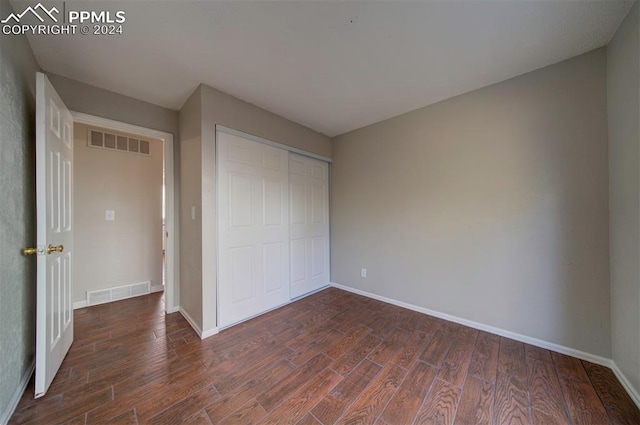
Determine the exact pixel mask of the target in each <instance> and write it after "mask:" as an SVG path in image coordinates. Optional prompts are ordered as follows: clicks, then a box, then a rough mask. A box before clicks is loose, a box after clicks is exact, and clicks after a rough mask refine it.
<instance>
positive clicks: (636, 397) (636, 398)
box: [611, 360, 640, 409]
mask: <svg viewBox="0 0 640 425" xmlns="http://www.w3.org/2000/svg"><path fill="white" fill-rule="evenodd" d="M611 370H612V371H613V374H614V375H616V378H618V381H620V383H621V384H622V386H623V387H624V389H625V390H627V393H628V394H629V397H631V400H633V402H634V403H635V404H636V406H638V409H640V393H638V391H636V389H635V388H633V385H631V382H629V380H628V379H627V377H626V376H625V374H624V373H622V371H621V370H620V368H619V367H618V365H617V364H616V362H615V361H613V360H611Z"/></svg>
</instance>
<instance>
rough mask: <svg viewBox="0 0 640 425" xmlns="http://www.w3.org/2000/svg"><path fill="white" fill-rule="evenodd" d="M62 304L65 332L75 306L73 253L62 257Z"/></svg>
mask: <svg viewBox="0 0 640 425" xmlns="http://www.w3.org/2000/svg"><path fill="white" fill-rule="evenodd" d="M60 258H61V260H62V288H63V290H62V304H63V307H64V308H63V310H62V312H63V314H64V317H63V331H64V330H66V329H67V328H68V327H69V325H70V324H71V318H72V315H73V306H72V305H71V270H73V269H72V268H71V253H70V252H67V253H66V254H64V255H62V256H61V257H60Z"/></svg>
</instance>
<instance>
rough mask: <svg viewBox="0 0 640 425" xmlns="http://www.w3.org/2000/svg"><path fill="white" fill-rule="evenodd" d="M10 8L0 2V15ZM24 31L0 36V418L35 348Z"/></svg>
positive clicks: (31, 91) (31, 61)
mask: <svg viewBox="0 0 640 425" xmlns="http://www.w3.org/2000/svg"><path fill="white" fill-rule="evenodd" d="M10 13H13V9H12V8H11V5H10V4H9V2H8V1H0V16H2V17H5V16H8V15H9V14H10ZM39 70H40V67H39V66H38V64H37V62H36V60H35V58H34V56H33V52H32V51H31V48H30V47H29V42H28V41H27V38H26V37H24V36H14V35H2V36H0V140H1V141H2V142H1V146H2V149H0V199H2V201H0V323H2V326H0V423H4V422H5V421H6V420H8V419H9V418H8V417H7V415H9V413H11V412H10V410H9V409H11V408H13V407H15V406H14V405H12V404H13V402H16V403H17V399H16V397H20V395H21V394H20V390H21V384H22V383H23V380H25V381H24V382H25V383H26V379H28V378H29V376H28V375H29V374H30V373H31V369H30V366H31V364H32V361H33V358H34V352H35V317H36V306H35V304H36V303H35V288H36V258H35V256H31V257H23V256H22V255H21V253H20V250H21V249H22V248H25V247H28V246H35V243H36V217H35V196H36V195H35V144H34V140H35V91H36V75H35V73H36V71H39Z"/></svg>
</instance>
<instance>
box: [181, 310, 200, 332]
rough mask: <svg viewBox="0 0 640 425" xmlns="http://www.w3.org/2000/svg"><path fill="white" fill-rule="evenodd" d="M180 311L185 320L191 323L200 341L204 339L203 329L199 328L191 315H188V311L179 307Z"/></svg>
mask: <svg viewBox="0 0 640 425" xmlns="http://www.w3.org/2000/svg"><path fill="white" fill-rule="evenodd" d="M178 311H180V314H182V317H184V319H185V320H186V321H187V322H189V325H191V327H192V328H193V330H194V331H196V333H197V334H198V336H199V337H200V339H202V329H200V326H198V324H197V323H196V321H195V320H193V318H192V317H191V316H190V315H189V313H187V311H186V310H185V309H183V308H182V307H179V310H178Z"/></svg>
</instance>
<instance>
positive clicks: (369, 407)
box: [10, 288, 640, 425]
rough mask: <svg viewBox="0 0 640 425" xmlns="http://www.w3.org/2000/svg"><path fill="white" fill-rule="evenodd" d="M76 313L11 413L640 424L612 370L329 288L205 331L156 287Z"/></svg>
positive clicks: (117, 418) (61, 418)
mask: <svg viewBox="0 0 640 425" xmlns="http://www.w3.org/2000/svg"><path fill="white" fill-rule="evenodd" d="M74 318H75V342H74V343H73V346H72V347H71V351H70V352H69V355H68V356H67V358H66V359H65V361H64V363H63V364H62V367H61V369H60V372H59V373H58V375H57V377H56V379H55V380H54V382H53V384H52V386H51V388H50V390H49V392H48V393H47V395H46V396H45V397H43V398H41V399H38V400H34V399H33V383H31V384H30V386H29V387H28V389H27V391H26V392H25V394H24V396H23V397H22V399H21V401H20V404H19V406H18V408H17V410H16V412H15V414H14V415H13V417H12V419H11V422H10V423H11V424H24V423H37V424H147V423H148V424H180V423H185V424H209V425H210V424H315V425H317V424H324V425H327V424H334V423H336V424H347V423H348V424H355V423H362V424H389V425H394V424H400V425H404V424H456V425H463V424H470V425H481V424H543V425H553V424H573V425H579V424H589V425H600V424H615V425H617V424H635V425H638V424H640V411H639V410H638V409H637V407H636V406H635V405H634V404H633V401H632V400H631V398H630V397H629V396H628V395H627V394H626V393H625V392H624V389H623V388H622V385H621V384H620V383H619V382H618V381H617V379H616V378H615V376H614V375H613V373H612V372H611V370H609V369H607V368H605V367H602V366H598V365H595V364H591V363H588V362H585V361H581V360H578V359H576V358H572V357H568V356H565V355H562V354H558V353H552V352H550V351H548V350H544V349H541V348H538V347H534V346H530V345H527V344H523V343H521V342H518V341H513V340H509V339H506V338H502V337H499V336H496V335H491V334H488V333H485V332H481V331H477V330H475V329H471V328H467V327H464V326H460V325H457V324H455V323H451V322H446V321H444V320H441V319H437V318H434V317H430V316H426V315H423V314H419V313H416V312H413V311H410V310H405V309H402V308H399V307H396V306H393V305H390V304H385V303H382V302H379V301H375V300H372V299H368V298H365V297H361V296H358V295H355V294H351V293H348V292H344V291H341V290H338V289H334V288H331V289H326V290H324V291H322V292H319V293H317V294H314V295H312V296H309V297H307V298H304V299H302V300H300V301H297V302H295V303H293V304H290V305H288V306H286V307H283V308H281V309H278V310H275V311H273V312H270V313H268V314H266V315H263V316H260V317H258V318H255V319H253V320H250V321H248V322H245V323H242V324H240V325H237V326H235V327H232V328H230V329H227V330H225V331H222V332H221V333H220V334H218V335H215V336H213V337H211V338H208V339H206V340H204V341H201V340H200V339H199V338H198V337H197V336H196V334H195V333H194V332H193V330H192V329H191V328H190V327H189V325H188V324H187V322H186V321H185V320H184V319H183V318H182V316H181V315H180V314H178V313H176V314H171V315H165V314H164V304H163V299H162V296H161V294H152V295H149V296H144V297H139V298H134V299H129V300H124V301H120V302H117V303H111V304H104V305H100V306H95V307H90V308H85V309H82V310H76V311H75V313H74Z"/></svg>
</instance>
